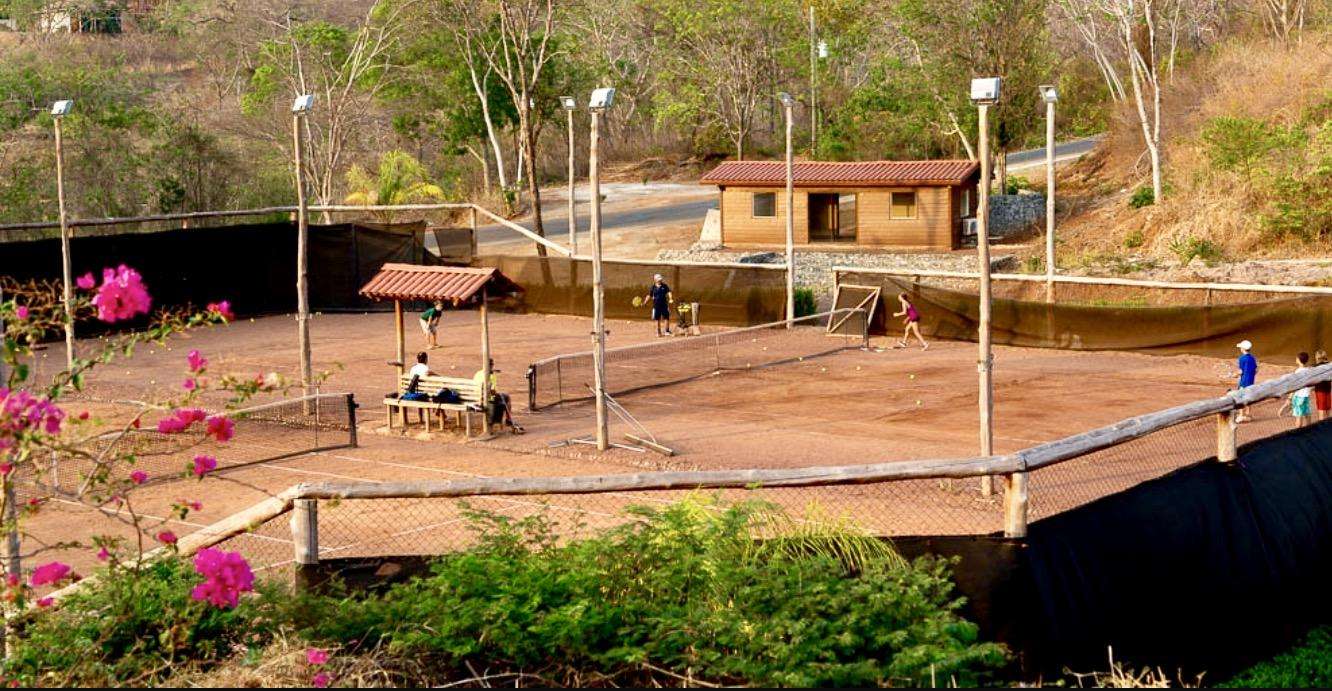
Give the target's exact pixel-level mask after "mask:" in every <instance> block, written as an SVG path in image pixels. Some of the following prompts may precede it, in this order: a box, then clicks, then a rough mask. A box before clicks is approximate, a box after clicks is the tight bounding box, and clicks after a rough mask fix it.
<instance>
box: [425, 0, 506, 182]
mask: <svg viewBox="0 0 1332 691" xmlns="http://www.w3.org/2000/svg"><path fill="white" fill-rule="evenodd" d="M434 10H435V11H434V12H433V13H432V14H433V18H434V19H435V20H436V21H438V22H439V23H440V24H441V25H443V26H445V27H447V28H448V29H449V31H450V32H451V33H452V34H453V40H454V43H455V44H456V45H457V48H458V51H459V53H460V54H461V56H462V59H463V62H464V63H466V65H467V73H468V75H469V76H470V77H471V82H472V90H473V92H474V93H475V94H476V99H477V102H478V103H479V104H480V106H481V119H482V121H483V122H484V123H485V126H486V139H487V141H488V142H489V144H490V149H491V153H492V154H493V155H494V157H495V174H496V178H497V180H496V181H497V183H498V184H499V187H500V189H502V190H503V189H507V188H508V186H509V178H508V175H507V173H506V172H505V167H504V151H503V149H501V148H500V139H499V132H498V130H497V128H496V127H495V118H494V117H493V116H492V114H491V110H490V97H489V94H490V89H489V85H490V80H491V78H492V77H493V76H494V74H495V63H494V58H495V52H496V51H497V50H499V39H498V37H497V36H496V35H495V32H494V31H493V29H492V27H490V26H488V25H486V24H485V23H484V22H480V21H469V18H474V17H476V15H478V14H480V9H479V7H477V3H475V2H457V1H456V0H448V1H446V2H442V3H438V4H437V5H435V6H434ZM468 150H469V151H471V153H472V155H473V156H476V157H477V158H479V159H480V160H481V164H482V168H483V170H484V171H485V176H486V178H487V181H486V185H487V186H489V184H490V183H489V177H490V172H489V168H488V166H487V165H486V158H485V156H484V155H480V156H478V155H477V154H478V152H476V151H474V150H472V148H471V147H470V146H469V147H468Z"/></svg>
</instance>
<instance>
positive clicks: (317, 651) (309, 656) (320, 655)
mask: <svg viewBox="0 0 1332 691" xmlns="http://www.w3.org/2000/svg"><path fill="white" fill-rule="evenodd" d="M305 661H306V662H308V663H310V664H312V665H322V664H324V663H325V662H328V651H327V650H324V649H323V648H307V649H306V651H305Z"/></svg>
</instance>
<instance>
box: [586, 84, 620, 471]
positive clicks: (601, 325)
mask: <svg viewBox="0 0 1332 691" xmlns="http://www.w3.org/2000/svg"><path fill="white" fill-rule="evenodd" d="M614 99H615V89H610V88H602V89H597V90H595V91H593V92H592V100H591V102H590V104H589V110H591V112H592V128H591V137H590V142H589V144H590V146H589V154H588V158H587V167H588V181H589V186H590V187H591V190H590V191H591V194H592V208H591V212H592V213H591V214H590V230H591V233H592V340H593V342H594V344H595V347H594V348H593V349H592V365H593V370H594V371H593V375H594V384H595V388H596V397H597V401H596V408H597V450H599V451H605V450H607V449H609V448H610V424H609V421H608V420H607V418H606V293H605V289H604V286H603V285H602V280H601V172H600V169H599V166H598V163H597V146H598V144H599V142H600V138H599V133H598V127H599V125H600V124H601V114H602V112H603V111H605V110H606V109H607V108H609V107H610V105H611V102H612V101H613V100H614Z"/></svg>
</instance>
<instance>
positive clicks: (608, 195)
mask: <svg viewBox="0 0 1332 691" xmlns="http://www.w3.org/2000/svg"><path fill="white" fill-rule="evenodd" d="M1100 141H1101V135H1096V136H1092V137H1084V138H1082V139H1074V140H1071V141H1067V142H1063V143H1061V144H1056V145H1055V161H1057V162H1064V161H1070V160H1074V159H1077V158H1081V157H1082V156H1084V155H1086V154H1087V153H1089V152H1090V151H1091V150H1092V149H1093V148H1095V147H1096V144H1097V143H1098V142H1100ZM1044 165H1045V149H1044V148H1040V149H1028V150H1026V151H1014V152H1012V153H1010V154H1008V169H1009V171H1021V170H1026V169H1030V168H1038V167H1041V166H1044ZM602 193H603V195H604V196H605V201H603V202H602V210H601V227H602V229H603V230H604V231H605V232H606V233H608V234H611V235H613V234H614V233H615V232H616V231H621V232H632V231H633V230H634V229H635V228H641V227H645V226H647V227H651V226H654V225H663V224H673V223H689V222H692V223H696V224H697V225H698V226H699V227H702V225H703V217H704V216H706V215H707V213H708V209H712V208H715V207H716V206H717V196H716V190H715V189H714V188H712V187H702V186H699V185H691V184H683V183H647V184H645V185H644V184H639V183H624V182H621V183H606V184H603V185H602ZM648 196H651V197H655V199H654V201H656V202H659V203H656V204H651V205H647V206H646V207H644V206H643V205H640V204H639V203H638V200H639V199H643V198H645V197H648ZM575 199H576V200H577V201H578V212H577V213H578V227H579V233H578V237H579V243H580V246H581V245H582V242H583V238H585V237H586V236H587V233H588V231H587V223H588V220H587V200H588V199H589V197H588V190H587V186H586V185H580V186H579V187H578V190H577V191H576V193H575ZM663 199H673V200H674V201H670V202H666V203H660V202H661V200H663ZM566 200H567V196H566V192H565V190H564V188H563V187H555V188H550V189H548V190H542V192H541V208H542V210H543V214H542V221H543V222H544V224H545V228H546V236H547V237H549V238H551V239H552V240H554V241H556V242H559V243H561V244H564V243H565V242H566V241H567V238H568V237H569V224H568V219H567V217H566V210H567V208H568V207H567V205H566ZM517 222H518V223H519V224H520V225H522V226H523V227H525V228H531V227H532V225H531V219H521V220H518V221H517ZM514 239H517V234H516V233H514V232H513V231H512V230H509V229H507V228H504V227H503V226H500V225H498V224H495V225H488V226H481V227H480V228H478V229H477V242H478V243H479V244H483V245H485V244H493V243H496V242H506V241H512V240H514ZM605 240H606V241H607V244H608V245H611V244H613V237H606V238H605Z"/></svg>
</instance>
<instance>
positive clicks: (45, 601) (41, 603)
mask: <svg viewBox="0 0 1332 691" xmlns="http://www.w3.org/2000/svg"><path fill="white" fill-rule="evenodd" d="M54 603H55V598H52V597H44V598H42V599H40V600H38V601H37V606H38V607H42V608H46V607H50V606H51V605H52V604H54Z"/></svg>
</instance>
